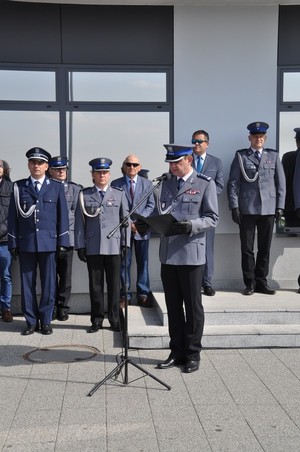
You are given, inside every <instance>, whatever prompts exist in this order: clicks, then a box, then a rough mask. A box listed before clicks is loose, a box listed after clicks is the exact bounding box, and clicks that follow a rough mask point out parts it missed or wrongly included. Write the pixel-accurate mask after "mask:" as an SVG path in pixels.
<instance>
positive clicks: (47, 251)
mask: <svg viewBox="0 0 300 452" xmlns="http://www.w3.org/2000/svg"><path fill="white" fill-rule="evenodd" d="M26 157H27V158H28V169H29V171H30V177H29V178H28V179H21V180H18V181H17V182H15V183H14V188H13V193H12V197H11V201H10V206H9V212H8V248H9V250H10V252H11V254H12V256H13V258H14V259H16V257H17V256H19V262H20V273H21V304H22V312H23V315H24V317H25V319H26V322H27V326H26V328H25V329H24V331H23V332H22V334H23V335H25V336H27V335H29V334H33V333H34V332H35V331H38V330H39V322H40V323H41V332H42V334H51V333H52V327H51V319H52V311H53V308H54V302H55V289H56V280H55V276H56V257H57V256H56V254H58V255H61V254H64V253H65V252H66V248H67V247H68V246H69V219H68V209H67V203H66V198H65V193H64V189H63V185H62V184H60V183H58V182H56V181H54V180H52V179H49V178H48V177H47V176H46V171H47V169H48V161H49V159H50V158H51V155H50V154H49V152H47V151H45V150H44V149H42V148H39V147H35V148H32V149H29V151H28V152H26ZM37 266H39V270H40V280H41V298H40V303H38V301H37V294H36V282H37V281H36V279H37Z"/></svg>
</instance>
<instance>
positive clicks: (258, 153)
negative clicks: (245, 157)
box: [255, 151, 261, 162]
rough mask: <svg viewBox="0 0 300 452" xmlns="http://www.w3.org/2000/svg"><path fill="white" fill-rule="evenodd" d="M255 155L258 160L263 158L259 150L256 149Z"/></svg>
mask: <svg viewBox="0 0 300 452" xmlns="http://www.w3.org/2000/svg"><path fill="white" fill-rule="evenodd" d="M255 157H256V158H257V160H258V161H259V162H260V159H261V153H260V152H259V151H255Z"/></svg>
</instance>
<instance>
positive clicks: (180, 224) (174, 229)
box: [166, 221, 192, 236]
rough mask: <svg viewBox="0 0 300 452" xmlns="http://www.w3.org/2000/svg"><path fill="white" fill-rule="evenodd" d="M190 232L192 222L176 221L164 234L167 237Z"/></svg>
mask: <svg viewBox="0 0 300 452" xmlns="http://www.w3.org/2000/svg"><path fill="white" fill-rule="evenodd" d="M191 230H192V222H191V221H177V222H176V223H173V224H172V225H171V227H170V229H169V231H168V233H167V234H166V235H167V236H169V235H179V234H189V233H190V232H191Z"/></svg>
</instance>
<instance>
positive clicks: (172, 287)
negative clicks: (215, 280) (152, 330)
mask: <svg viewBox="0 0 300 452" xmlns="http://www.w3.org/2000/svg"><path fill="white" fill-rule="evenodd" d="M203 267H204V265H167V264H162V265H161V279H162V283H163V288H164V292H165V299H166V305H167V311H168V321H169V334H170V339H171V340H170V349H171V354H172V356H173V357H174V358H175V359H178V360H181V359H188V360H196V361H199V359H200V351H201V348H202V345H201V340H202V335H203V328H204V310H203V306H202V298H201V281H202V273H203ZM183 303H184V307H185V312H184V309H183Z"/></svg>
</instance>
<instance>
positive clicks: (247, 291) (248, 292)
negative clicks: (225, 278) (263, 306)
mask: <svg viewBox="0 0 300 452" xmlns="http://www.w3.org/2000/svg"><path fill="white" fill-rule="evenodd" d="M254 290H255V286H254V284H249V286H247V287H246V288H245V289H244V290H243V295H253V294H254Z"/></svg>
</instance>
